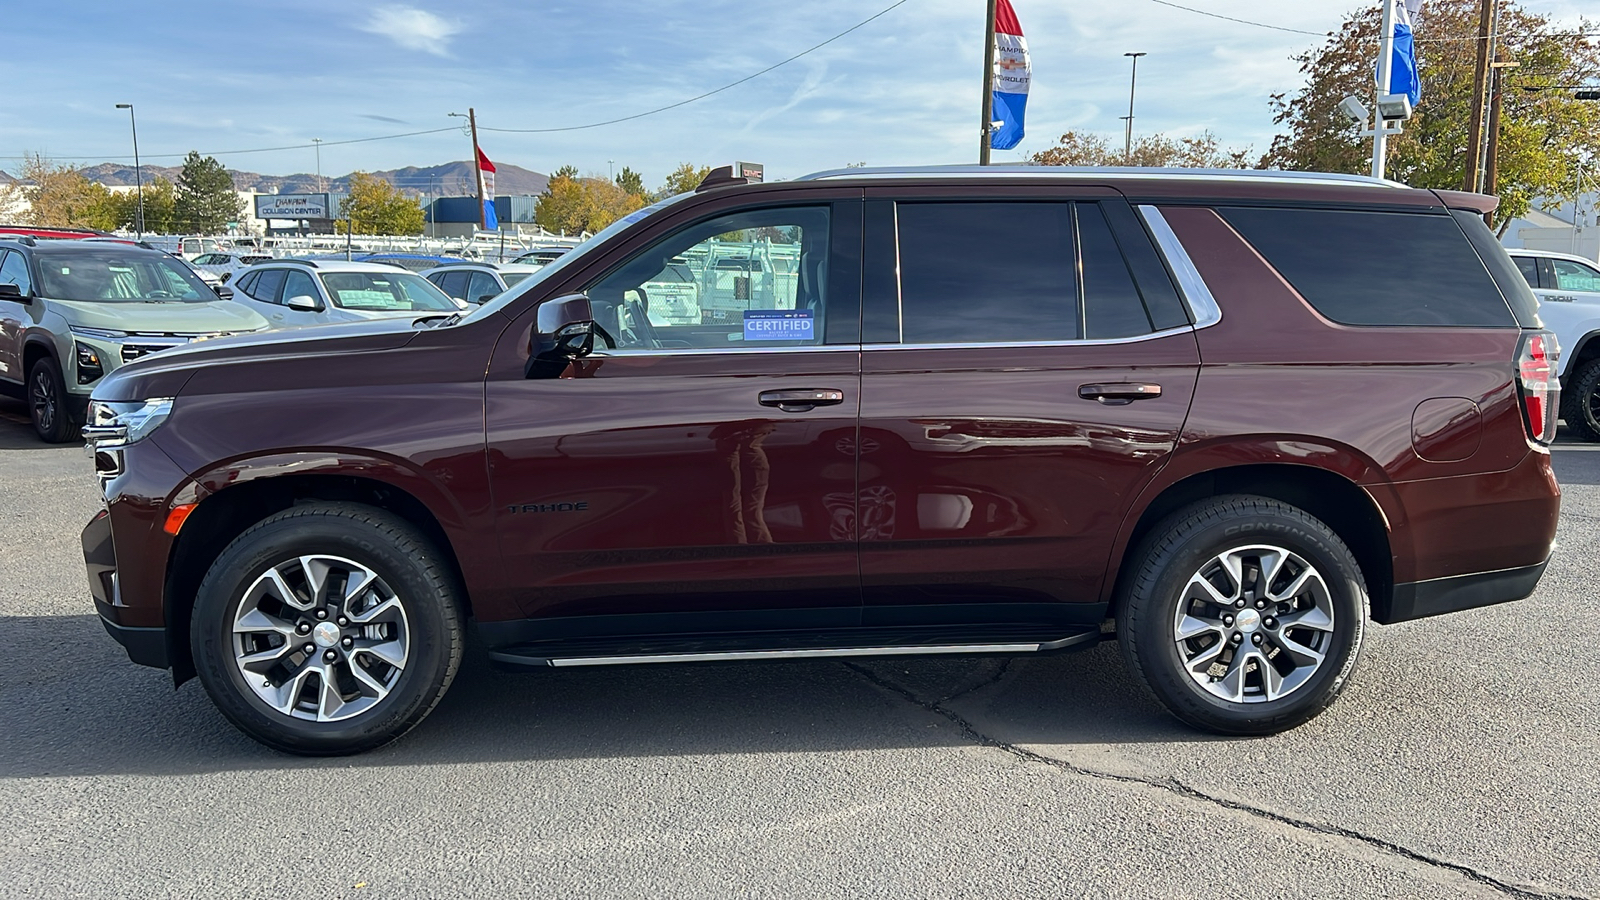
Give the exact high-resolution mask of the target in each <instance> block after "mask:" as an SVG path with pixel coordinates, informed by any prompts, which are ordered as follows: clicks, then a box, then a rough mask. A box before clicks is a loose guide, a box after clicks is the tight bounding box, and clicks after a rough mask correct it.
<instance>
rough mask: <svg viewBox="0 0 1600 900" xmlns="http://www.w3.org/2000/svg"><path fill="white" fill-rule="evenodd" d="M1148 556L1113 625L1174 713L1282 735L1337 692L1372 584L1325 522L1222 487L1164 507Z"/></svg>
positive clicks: (1224, 727)
mask: <svg viewBox="0 0 1600 900" xmlns="http://www.w3.org/2000/svg"><path fill="white" fill-rule="evenodd" d="M1141 554H1142V555H1141V557H1140V558H1138V559H1137V561H1136V562H1135V567H1134V569H1133V571H1132V577H1131V579H1130V582H1129V585H1128V589H1127V590H1126V592H1125V595H1124V596H1123V598H1122V602H1121V604H1120V606H1119V609H1118V616H1117V632H1118V635H1119V636H1120V638H1121V641H1122V649H1123V654H1124V656H1125V658H1126V659H1127V662H1128V665H1129V667H1130V668H1131V669H1133V671H1134V672H1135V673H1137V674H1138V675H1139V676H1140V678H1142V679H1143V681H1144V682H1145V684H1147V685H1148V686H1149V687H1150V689H1151V690H1152V691H1153V692H1154V693H1155V695H1156V696H1157V697H1158V698H1160V699H1161V701H1162V702H1163V703H1164V704H1165V705H1166V706H1167V708H1168V709H1169V710H1170V711H1171V712H1172V714H1173V715H1175V716H1177V717H1178V718H1179V719H1182V720H1183V721H1185V722H1188V723H1189V724H1191V725H1194V726H1196V727H1199V728H1203V729H1206V730H1208V731H1214V732H1217V733H1220V734H1243V735H1259V734H1274V733H1277V732H1279V731H1283V730H1286V729H1289V728H1293V727H1294V726H1296V725H1299V724H1301V723H1303V722H1306V721H1308V720H1310V719H1311V718H1312V717H1314V716H1316V715H1317V714H1318V713H1321V712H1322V711H1323V710H1324V709H1327V708H1328V707H1329V706H1330V705H1331V704H1332V703H1333V701H1334V699H1335V698H1336V697H1337V696H1338V695H1339V692H1340V690H1342V689H1343V687H1344V685H1345V683H1346V682H1347V681H1348V679H1349V676H1350V673H1351V671H1353V670H1354V668H1355V664H1356V657H1357V656H1358V655H1359V652H1360V649H1361V639H1362V636H1363V633H1364V629H1365V627H1366V620H1367V593H1366V588H1365V586H1364V582H1363V580H1362V577H1361V569H1360V566H1359V565H1358V564H1357V563H1356V560H1355V557H1354V556H1353V555H1352V554H1351V553H1350V549H1349V548H1348V547H1346V546H1345V544H1344V542H1343V541H1341V540H1340V539H1339V536H1338V535H1336V534H1334V532H1333V530H1332V529H1330V528H1328V526H1327V525H1324V524H1323V523H1322V522H1320V521H1318V520H1317V519H1316V518H1314V517H1313V516H1311V515H1310V514H1308V513H1306V512H1305V511H1304V510H1301V509H1298V508H1296V507H1293V506H1290V505H1288V504H1286V503H1282V502H1280V501H1277V500H1272V499H1268V498H1265V497H1253V496H1245V495H1233V496H1224V497H1216V498H1212V499H1209V500H1205V501H1201V502H1199V503H1196V504H1194V505H1192V506H1189V507H1187V508H1185V509H1183V510H1180V511H1178V512H1177V513H1174V514H1173V515H1172V516H1170V517H1168V518H1167V519H1166V520H1165V521H1164V522H1162V523H1161V524H1160V525H1159V526H1157V528H1156V529H1155V530H1154V531H1153V532H1152V534H1151V536H1150V538H1149V539H1147V540H1146V541H1145V542H1144V543H1143V545H1142V547H1141Z"/></svg>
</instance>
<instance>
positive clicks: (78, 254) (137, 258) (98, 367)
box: [0, 238, 267, 443]
mask: <svg viewBox="0 0 1600 900" xmlns="http://www.w3.org/2000/svg"><path fill="white" fill-rule="evenodd" d="M266 327H267V322H266V320H265V319H263V318H261V317H260V316H258V315H256V314H255V313H252V312H250V311H249V310H246V309H243V308H241V307H239V306H237V305H235V304H232V303H228V302H225V301H224V300H223V299H222V298H220V297H219V296H218V295H217V294H216V293H214V292H213V291H212V290H211V288H209V287H207V286H206V285H205V284H204V283H203V282H202V281H201V280H200V279H199V278H197V277H195V275H194V272H193V270H191V269H190V268H189V266H188V264H187V263H185V262H184V261H183V260H181V259H177V258H175V257H172V256H168V255H167V254H165V253H162V252H160V251H157V250H145V249H141V248H138V247H133V246H129V245H126V244H120V243H109V242H107V243H90V242H87V241H76V240H64V241H35V240H33V239H32V238H21V239H18V240H0V390H6V391H7V392H9V393H14V394H20V395H22V396H23V398H24V400H25V401H26V402H27V404H28V415H29V418H30V419H31V421H32V422H33V428H34V430H35V431H36V432H37V433H38V435H39V437H40V438H41V439H43V440H46V441H50V442H53V443H60V442H64V441H71V440H76V439H78V437H79V428H80V427H81V426H82V425H83V422H84V417H85V415H86V411H87V408H88V405H89V394H90V392H91V391H92V390H93V389H94V387H95V386H96V385H97V384H99V383H100V381H101V380H102V379H104V378H105V377H106V376H107V375H108V374H110V373H111V372H114V371H115V370H116V369H117V368H118V367H119V366H121V365H122V364H123V363H125V362H129V361H131V360H134V359H137V358H139V357H142V356H148V355H150V354H152V353H156V352H158V351H163V350H168V349H170V348H172V347H177V346H181V345H183V344H187V343H189V342H190V341H194V340H199V339H201V338H211V337H216V336H219V335H227V334H237V333H240V332H249V331H256V330H259V329H264V328H266Z"/></svg>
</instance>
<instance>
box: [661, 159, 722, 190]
mask: <svg viewBox="0 0 1600 900" xmlns="http://www.w3.org/2000/svg"><path fill="white" fill-rule="evenodd" d="M710 174H711V167H710V166H696V165H695V164H694V163H681V164H680V165H679V166H678V167H677V168H676V169H673V170H672V174H671V175H668V176H667V180H666V181H665V182H664V183H663V184H662V185H661V189H660V190H658V191H656V198H657V199H662V198H666V197H671V196H674V195H676V194H682V193H685V192H687V191H692V190H694V189H695V188H697V187H699V186H700V182H702V181H705V180H706V176H707V175H710Z"/></svg>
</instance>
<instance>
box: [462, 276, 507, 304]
mask: <svg viewBox="0 0 1600 900" xmlns="http://www.w3.org/2000/svg"><path fill="white" fill-rule="evenodd" d="M498 293H500V283H499V282H497V281H495V280H494V276H493V275H490V274H489V273H488V272H473V273H472V280H471V281H470V282H468V284H467V296H466V297H465V298H464V299H465V300H466V301H467V302H468V303H478V302H481V301H482V300H483V299H484V298H485V297H493V296H494V295H495V294H498Z"/></svg>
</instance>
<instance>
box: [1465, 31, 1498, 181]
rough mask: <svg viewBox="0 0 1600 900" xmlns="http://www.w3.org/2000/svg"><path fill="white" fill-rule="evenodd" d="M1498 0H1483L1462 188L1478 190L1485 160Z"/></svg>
mask: <svg viewBox="0 0 1600 900" xmlns="http://www.w3.org/2000/svg"><path fill="white" fill-rule="evenodd" d="M1494 4H1495V0H1479V4H1478V66H1477V68H1476V69H1474V70H1473V73H1472V118H1471V120H1470V122H1469V124H1468V125H1467V165H1466V172H1465V173H1464V174H1463V175H1462V178H1461V189H1462V190H1464V191H1476V190H1477V189H1478V169H1479V167H1480V165H1481V163H1482V160H1483V157H1482V155H1481V153H1482V149H1483V112H1484V109H1483V107H1484V103H1483V101H1484V87H1485V85H1486V84H1487V82H1488V80H1489V35H1490V33H1491V30H1492V28H1493V22H1494Z"/></svg>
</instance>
